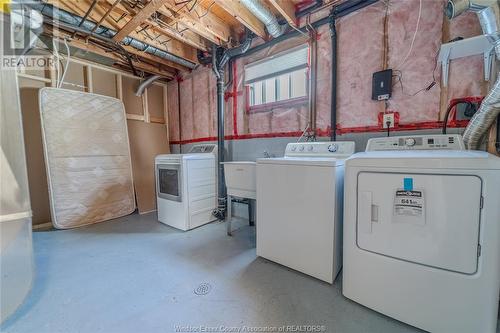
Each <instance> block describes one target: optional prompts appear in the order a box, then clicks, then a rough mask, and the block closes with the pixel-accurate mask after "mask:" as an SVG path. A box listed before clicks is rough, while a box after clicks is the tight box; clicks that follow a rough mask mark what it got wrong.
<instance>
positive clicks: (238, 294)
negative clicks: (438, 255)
mask: <svg viewBox="0 0 500 333" xmlns="http://www.w3.org/2000/svg"><path fill="white" fill-rule="evenodd" d="M233 226H234V227H236V228H238V230H237V231H236V232H234V236H233V237H227V236H226V234H225V225H224V224H222V223H212V224H209V225H206V226H203V227H201V228H198V229H195V230H192V231H190V232H181V231H177V230H176V229H173V228H170V227H168V226H165V225H162V224H160V223H158V222H157V221H156V215H155V214H147V215H142V216H139V215H131V216H127V217H124V218H120V219H117V220H114V221H110V222H105V223H101V224H97V225H94V226H90V227H84V228H80V229H75V230H65V231H49V232H36V233H34V234H33V238H34V249H35V256H36V259H35V260H36V280H35V283H34V289H33V290H32V292H31V294H30V296H29V298H28V299H27V301H26V302H25V304H24V305H23V306H22V307H21V308H20V309H19V310H18V312H17V313H15V315H14V316H13V317H11V318H10V319H8V320H7V322H6V323H4V325H2V327H1V331H2V332H12V333H14V332H39V333H42V332H47V333H49V332H50V333H55V332H65V333H69V332H71V333H72V332H89V333H90V332H92V333H94V332H106V333H111V332H120V333H124V332H134V333H135V332H141V333H142V332H175V331H176V327H177V326H181V327H184V328H185V326H200V325H201V326H207V327H212V326H213V327H219V326H221V325H223V326H227V327H234V326H235V327H241V326H259V327H261V326H282V325H324V327H325V330H324V331H325V332H337V333H347V332H353V333H354V332H355V333H362V332H370V333H376V332H380V333H390V332H398V333H402V332H421V331H419V330H417V329H415V328H413V327H410V326H407V325H405V324H402V323H400V322H397V321H395V320H393V319H390V318H388V317H386V316H383V315H381V314H378V313H377V312H374V311H371V310H369V309H367V308H365V307H363V306H360V305H358V304H356V303H354V302H351V301H349V300H347V299H346V298H344V297H343V296H342V293H341V283H340V282H336V283H335V284H334V285H333V286H331V285H329V284H326V283H323V282H321V281H318V280H316V279H314V278H311V277H308V276H306V275H303V274H300V273H297V272H295V271H292V270H289V269H287V268H285V267H283V266H280V265H277V264H274V263H272V262H269V261H267V260H264V259H262V258H257V257H256V255H255V229H254V228H253V227H249V226H247V225H246V224H245V223H242V222H241V221H240V222H238V223H235V224H234V225H233ZM204 283H208V284H209V285H210V287H206V285H203V286H205V288H203V289H204V290H207V289H210V290H209V292H208V294H205V295H197V294H196V293H195V292H194V291H195V289H197V287H199V286H200V285H201V284H204ZM191 331H195V330H191ZM185 332H187V330H185Z"/></svg>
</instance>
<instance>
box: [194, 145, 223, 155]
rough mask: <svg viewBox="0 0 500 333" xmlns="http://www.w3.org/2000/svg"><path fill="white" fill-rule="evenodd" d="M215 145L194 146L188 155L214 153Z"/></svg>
mask: <svg viewBox="0 0 500 333" xmlns="http://www.w3.org/2000/svg"><path fill="white" fill-rule="evenodd" d="M216 148H217V145H214V144H206V145H195V146H193V147H191V149H190V150H189V152H188V154H201V153H214V152H215V149H216Z"/></svg>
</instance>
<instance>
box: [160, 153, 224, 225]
mask: <svg viewBox="0 0 500 333" xmlns="http://www.w3.org/2000/svg"><path fill="white" fill-rule="evenodd" d="M216 150H217V146H216V145H213V144H207V145H195V146H193V147H192V148H191V150H190V151H189V153H187V154H165V155H158V156H156V158H155V174H156V196H157V211H158V221H160V222H162V223H165V224H167V225H170V226H172V227H175V228H178V229H181V230H190V229H193V228H196V227H199V226H201V225H203V224H206V223H209V222H212V221H214V220H215V217H213V215H212V211H213V210H214V209H215V208H216V207H217V181H216V163H217V161H216V157H215V156H216V155H215V152H216Z"/></svg>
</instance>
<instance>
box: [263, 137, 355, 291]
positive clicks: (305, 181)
mask: <svg viewBox="0 0 500 333" xmlns="http://www.w3.org/2000/svg"><path fill="white" fill-rule="evenodd" d="M353 153H354V142H311V143H290V144H288V145H287V147H286V151H285V157H282V158H267V159H258V160H257V219H256V220H257V228H256V229H257V255H258V256H261V257H264V258H266V259H269V260H272V261H274V262H277V263H279V264H282V265H284V266H287V267H290V268H293V269H295V270H297V271H299V272H302V273H305V274H308V275H311V276H313V277H315V278H318V279H320V280H323V281H326V282H328V283H333V281H334V280H335V277H336V275H337V274H338V272H339V270H340V267H341V266H342V262H341V261H342V253H341V252H342V243H341V241H342V207H343V205H342V195H343V177H344V160H345V158H346V157H348V156H350V155H351V154H353Z"/></svg>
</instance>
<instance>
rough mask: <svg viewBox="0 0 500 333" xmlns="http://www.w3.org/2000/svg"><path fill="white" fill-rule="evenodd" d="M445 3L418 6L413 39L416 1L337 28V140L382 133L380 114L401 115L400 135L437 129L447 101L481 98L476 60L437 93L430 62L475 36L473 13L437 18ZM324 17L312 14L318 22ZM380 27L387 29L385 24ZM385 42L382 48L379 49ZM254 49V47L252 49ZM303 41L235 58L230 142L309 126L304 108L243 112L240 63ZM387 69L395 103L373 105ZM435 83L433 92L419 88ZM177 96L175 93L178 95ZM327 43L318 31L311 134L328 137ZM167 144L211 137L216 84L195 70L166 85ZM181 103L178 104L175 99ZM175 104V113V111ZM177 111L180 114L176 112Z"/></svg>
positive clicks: (453, 71)
mask: <svg viewBox="0 0 500 333" xmlns="http://www.w3.org/2000/svg"><path fill="white" fill-rule="evenodd" d="M444 4H445V1H444V0H439V1H427V0H423V1H422V9H421V11H422V13H421V18H420V22H419V24H418V30H417V33H416V35H415V40H414V42H413V46H411V45H412V40H413V36H414V32H415V29H416V26H417V19H418V12H419V1H418V0H406V1H390V2H389V7H386V2H384V1H380V2H378V3H376V4H374V5H371V6H369V7H367V8H364V9H362V10H360V11H358V12H355V13H353V14H350V15H348V16H346V17H342V18H340V19H338V21H337V30H338V82H337V96H338V101H337V107H338V112H337V128H338V129H339V131H340V133H350V132H373V131H381V128H380V124H379V121H378V115H379V113H380V112H385V111H396V112H398V113H399V114H400V129H401V130H403V129H409V128H415V129H423V128H436V127H438V126H439V123H438V121H439V120H441V119H442V118H441V117H442V113H443V110H445V109H446V106H447V105H448V102H449V101H450V100H451V99H453V98H458V97H465V96H482V95H484V94H485V93H486V92H487V82H484V80H483V74H482V73H483V68H482V57H481V56H475V57H468V58H464V59H460V60H456V61H452V62H451V68H450V76H449V86H448V87H447V88H444V87H441V84H440V82H441V74H440V73H441V68H440V64H436V57H437V53H438V51H439V47H440V45H441V43H442V42H447V41H450V40H451V39H453V38H456V37H464V38H467V37H471V36H475V35H479V34H480V33H481V31H480V27H479V23H478V20H477V18H476V15H475V14H474V13H466V14H464V15H462V16H460V17H458V18H456V19H454V20H453V21H451V22H449V21H448V20H447V19H446V18H445V17H444V15H443V7H444ZM327 14H328V12H327V11H325V12H322V13H318V14H315V16H314V17H313V18H312V20H317V19H319V18H320V17H322V16H325V15H327ZM384 22H386V23H384ZM384 40H386V41H387V44H386V47H385V48H384ZM256 43H258V41H257V42H256ZM301 43H306V38H304V37H298V38H294V39H289V40H287V41H285V42H282V43H280V44H277V45H275V46H273V47H271V48H268V49H265V50H262V51H260V52H258V53H255V54H252V55H251V56H248V57H244V58H241V59H238V60H237V61H236V65H235V66H236V67H235V80H234V84H233V86H231V87H230V88H229V89H228V91H227V93H226V97H227V101H226V108H225V110H226V112H225V126H226V135H227V138H228V139H245V138H246V139H247V138H249V137H273V136H274V137H279V136H285V135H286V136H295V137H296V136H299V135H300V134H301V133H302V131H303V130H304V129H305V127H306V124H307V116H308V106H307V105H303V104H302V105H291V106H287V107H278V108H275V109H270V110H267V111H265V112H258V113H249V112H247V110H246V106H245V87H244V84H243V72H244V66H245V64H248V63H252V62H254V61H257V60H260V59H263V58H265V57H268V56H270V55H274V54H277V53H278V52H282V51H284V50H286V49H288V48H291V47H293V46H295V45H298V44H301ZM384 63H386V66H387V67H386V68H392V69H394V70H397V71H395V73H394V74H395V75H398V76H400V77H401V80H400V81H401V83H400V81H399V78H397V77H395V78H394V87H393V96H392V98H391V100H390V101H389V102H388V103H387V104H386V103H384V102H377V101H372V100H371V84H372V82H371V79H372V74H373V73H374V72H376V71H380V70H382V69H384ZM434 80H435V81H436V82H437V84H435V85H434V86H433V87H432V88H431V89H429V90H426V89H425V88H426V87H428V86H430V84H431V83H432V82H433V81H434ZM179 89H180V94H179ZM330 91H331V43H330V33H329V27H328V25H324V26H322V27H320V28H319V29H318V75H317V93H316V101H317V108H316V110H317V127H318V134H319V135H320V136H328V135H329V133H330V127H329V126H330V106H331V100H330ZM168 96H169V117H170V119H171V125H170V140H171V142H173V143H181V144H182V143H192V142H197V141H202V140H206V141H209V140H214V138H215V136H216V122H215V121H216V105H215V77H214V75H213V74H212V73H211V70H210V68H204V67H201V68H200V69H197V70H195V71H194V72H192V73H190V74H187V75H184V76H183V77H182V78H180V79H179V81H178V82H177V81H173V82H170V83H169V84H168ZM179 97H180V98H179ZM179 100H180V109H179V107H178V105H179ZM179 111H180V112H179Z"/></svg>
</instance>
